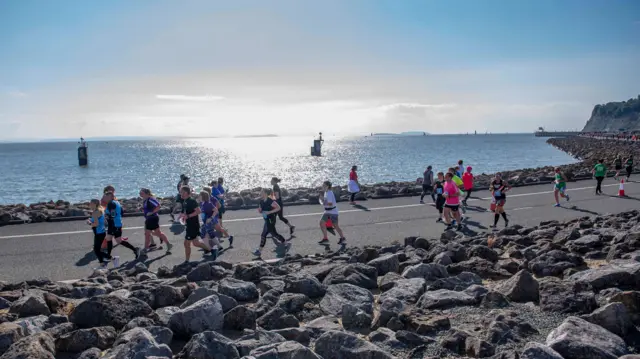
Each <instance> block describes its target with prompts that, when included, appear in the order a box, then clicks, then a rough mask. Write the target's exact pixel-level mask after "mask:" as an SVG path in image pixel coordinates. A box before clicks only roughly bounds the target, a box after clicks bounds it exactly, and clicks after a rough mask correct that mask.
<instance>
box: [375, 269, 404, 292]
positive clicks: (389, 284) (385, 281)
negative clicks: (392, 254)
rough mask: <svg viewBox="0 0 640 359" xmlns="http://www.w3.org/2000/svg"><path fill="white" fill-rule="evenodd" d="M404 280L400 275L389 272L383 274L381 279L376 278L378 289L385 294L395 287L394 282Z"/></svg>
mask: <svg viewBox="0 0 640 359" xmlns="http://www.w3.org/2000/svg"><path fill="white" fill-rule="evenodd" d="M401 279H404V278H403V277H402V276H401V275H400V274H398V273H394V272H389V273H387V274H385V275H384V276H383V277H382V278H380V277H378V288H379V289H380V290H381V291H383V292H385V291H388V290H389V289H391V288H393V286H395V285H396V282H397V281H399V280H401Z"/></svg>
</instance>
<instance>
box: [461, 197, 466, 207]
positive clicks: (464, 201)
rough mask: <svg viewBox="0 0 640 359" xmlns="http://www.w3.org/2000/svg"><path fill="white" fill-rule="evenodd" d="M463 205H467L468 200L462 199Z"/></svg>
mask: <svg viewBox="0 0 640 359" xmlns="http://www.w3.org/2000/svg"><path fill="white" fill-rule="evenodd" d="M462 205H463V206H465V207H466V206H467V200H466V199H465V200H463V201H462Z"/></svg>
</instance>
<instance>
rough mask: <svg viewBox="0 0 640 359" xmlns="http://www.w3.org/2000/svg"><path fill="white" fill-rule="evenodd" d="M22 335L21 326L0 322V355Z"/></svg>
mask: <svg viewBox="0 0 640 359" xmlns="http://www.w3.org/2000/svg"><path fill="white" fill-rule="evenodd" d="M23 336H24V331H23V329H22V327H21V326H19V325H17V324H15V323H2V324H0V355H2V354H3V353H4V352H6V351H7V349H9V347H10V346H11V344H13V343H15V342H17V341H18V340H20V338H22V337H23Z"/></svg>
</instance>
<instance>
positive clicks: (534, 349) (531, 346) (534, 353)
mask: <svg viewBox="0 0 640 359" xmlns="http://www.w3.org/2000/svg"><path fill="white" fill-rule="evenodd" d="M520 359H564V358H562V356H561V355H560V354H558V352H556V351H555V350H553V349H551V348H549V347H548V346H546V345H542V344H540V343H536V342H529V343H527V345H526V346H525V347H524V350H523V351H522V354H520Z"/></svg>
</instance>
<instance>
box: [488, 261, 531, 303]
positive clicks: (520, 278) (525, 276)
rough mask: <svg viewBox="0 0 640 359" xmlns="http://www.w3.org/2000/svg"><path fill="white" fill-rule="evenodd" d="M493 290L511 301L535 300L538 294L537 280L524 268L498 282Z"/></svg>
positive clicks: (524, 301)
mask: <svg viewBox="0 0 640 359" xmlns="http://www.w3.org/2000/svg"><path fill="white" fill-rule="evenodd" d="M495 290H496V291H498V292H500V293H502V294H504V295H505V296H506V297H507V298H509V300H511V301H513V302H521V303H526V302H537V301H538V299H539V296H540V292H539V286H538V281H537V280H536V279H535V278H533V276H531V273H529V272H528V271H526V270H524V269H523V270H521V271H519V272H518V273H516V274H515V275H514V276H513V277H511V278H509V279H507V280H506V281H504V282H502V283H500V284H498V285H497V286H496V287H495Z"/></svg>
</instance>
